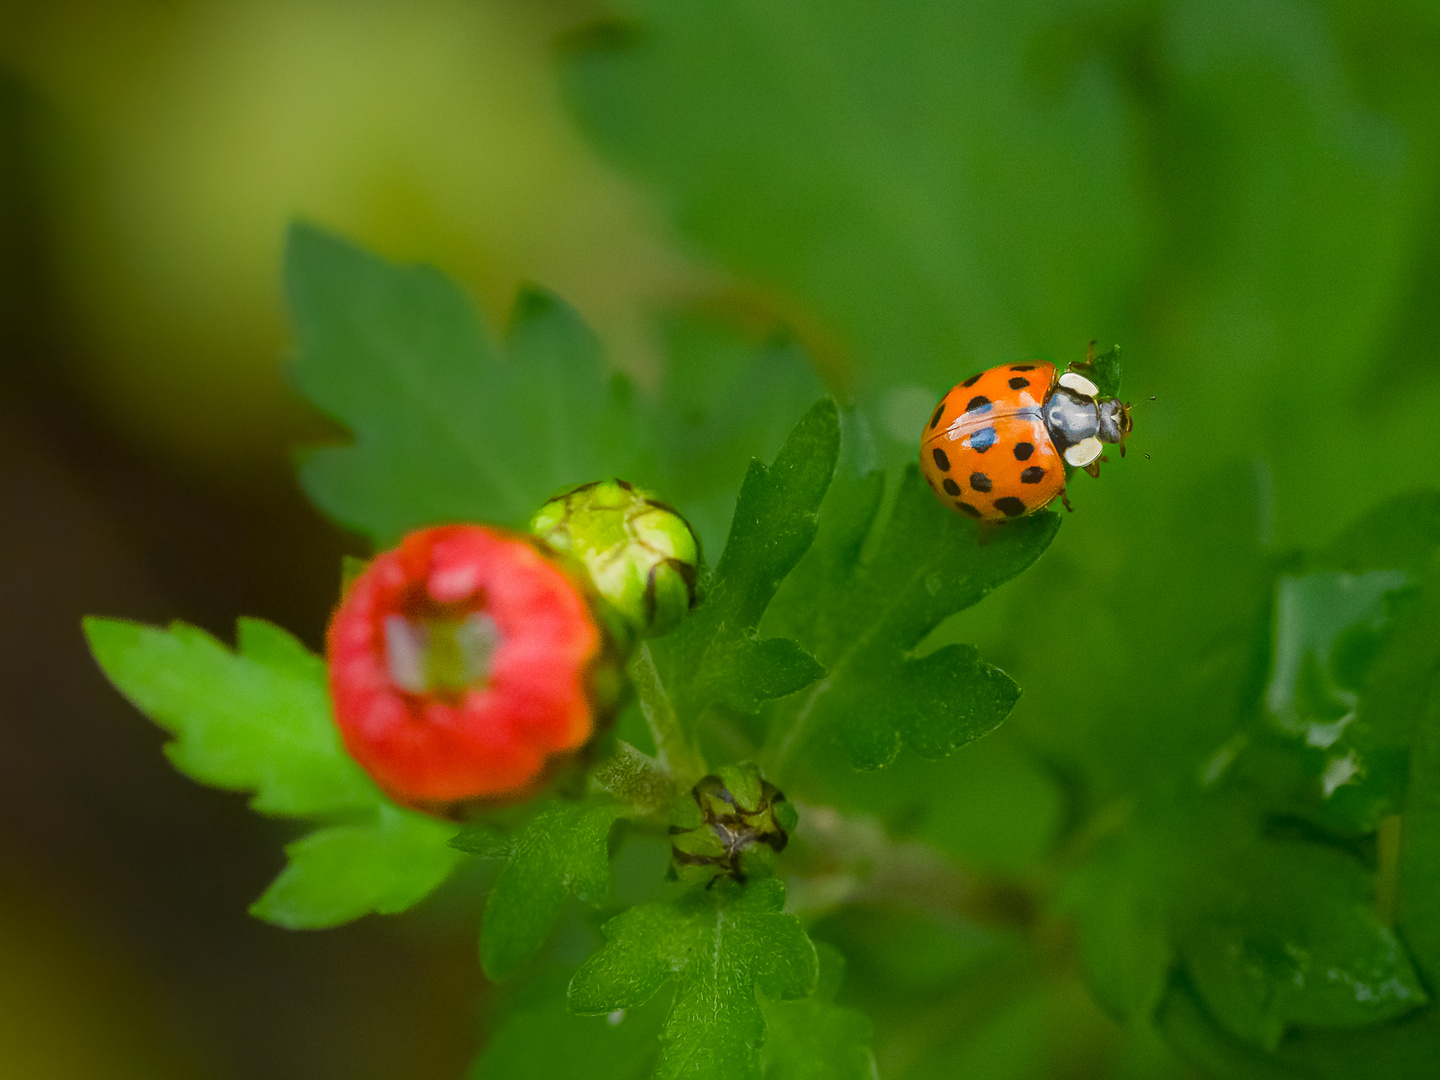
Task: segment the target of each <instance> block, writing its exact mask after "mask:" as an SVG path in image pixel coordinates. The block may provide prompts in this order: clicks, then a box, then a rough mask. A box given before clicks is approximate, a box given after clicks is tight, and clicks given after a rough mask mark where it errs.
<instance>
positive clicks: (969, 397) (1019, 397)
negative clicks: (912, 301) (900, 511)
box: [920, 360, 1131, 521]
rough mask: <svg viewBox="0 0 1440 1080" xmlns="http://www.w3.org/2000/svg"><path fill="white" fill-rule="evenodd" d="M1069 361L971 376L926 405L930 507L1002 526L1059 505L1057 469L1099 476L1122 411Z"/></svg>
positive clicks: (1121, 434) (1117, 435)
mask: <svg viewBox="0 0 1440 1080" xmlns="http://www.w3.org/2000/svg"><path fill="white" fill-rule="evenodd" d="M1086 366H1087V364H1071V365H1070V367H1069V368H1068V369H1067V370H1066V371H1065V373H1064V374H1063V375H1061V376H1060V377H1059V378H1056V376H1055V365H1054V364H1049V363H1046V362H1044V361H1043V360H1034V361H1030V362H1028V363H1023V364H1004V365H1002V366H1000V367H994V368H991V369H990V370H989V371H982V372H980V374H978V375H972V376H970V378H968V379H966V380H965V381H964V382H962V383H961V384H960V385H959V386H956V387H954V388H953V389H952V390H951V391H950V392H949V393H948V394H946V395H945V396H944V398H942V399H941V401H940V404H939V405H937V406H936V407H935V411H934V413H932V414H931V416H930V421H929V423H928V424H926V425H925V431H924V434H922V435H921V437H920V470H921V471H922V472H923V473H924V474H925V479H926V481H927V482H928V483H929V484H930V487H931V488H932V489H933V490H934V492H935V494H936V496H938V497H939V499H940V501H941V502H943V503H944V504H945V505H946V506H948V507H950V508H951V509H952V510H957V511H959V512H960V513H963V514H968V515H969V516H970V517H972V518H975V519H977V520H979V521H1007V520H1009V519H1010V518H1017V517H1023V516H1025V515H1026V514H1033V513H1035V512H1036V511H1037V510H1040V509H1042V508H1044V507H1046V506H1048V505H1049V504H1050V503H1051V502H1053V501H1054V500H1055V499H1056V498H1059V499H1061V500H1062V501H1064V502H1065V508H1066V509H1067V510H1068V509H1070V503H1069V501H1068V500H1066V499H1065V472H1066V466H1073V467H1075V468H1078V469H1084V470H1085V471H1086V472H1087V473H1089V474H1090V475H1091V476H1099V475H1100V463H1101V462H1102V461H1104V460H1105V459H1104V458H1102V457H1101V456H1100V454H1101V451H1102V450H1103V449H1104V444H1105V443H1118V444H1119V446H1120V454H1121V456H1122V457H1123V456H1124V454H1125V437H1126V436H1127V435H1129V434H1130V429H1131V422H1130V406H1129V404H1128V403H1121V402H1120V401H1118V400H1117V399H1115V398H1104V399H1102V398H1101V397H1100V390H1099V388H1098V387H1097V386H1096V385H1095V384H1094V383H1093V382H1091V381H1090V380H1089V379H1087V378H1086V377H1085V376H1084V375H1082V374H1081V373H1080V371H1078V370H1076V369H1077V368H1084V367H1086Z"/></svg>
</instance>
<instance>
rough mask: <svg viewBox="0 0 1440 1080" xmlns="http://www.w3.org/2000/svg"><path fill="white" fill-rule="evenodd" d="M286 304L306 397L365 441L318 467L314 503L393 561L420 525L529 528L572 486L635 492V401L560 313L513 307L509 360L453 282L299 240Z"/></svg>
mask: <svg viewBox="0 0 1440 1080" xmlns="http://www.w3.org/2000/svg"><path fill="white" fill-rule="evenodd" d="M286 289H287V294H288V297H289V303H290V311H291V317H292V319H293V320H294V323H295V329H296V335H297V338H298V345H297V349H296V359H295V362H294V367H293V374H294V379H295V382H296V385H297V386H298V387H299V388H300V390H301V391H302V392H303V393H304V394H305V396H306V397H308V398H309V399H310V400H311V401H312V402H314V403H315V404H316V405H317V406H319V407H320V409H322V410H323V411H324V412H326V413H327V414H329V415H330V416H332V417H334V418H335V419H336V420H338V421H340V422H341V423H342V424H344V425H345V426H346V427H347V428H348V429H349V430H350V431H351V432H352V433H353V434H354V436H355V441H354V443H353V444H352V445H350V446H346V447H336V448H327V449H321V450H315V451H313V452H311V453H310V454H309V455H308V456H307V458H306V460H305V462H304V465H303V467H302V470H301V475H302V479H303V480H304V483H305V487H306V490H307V491H308V492H309V493H310V496H311V498H313V499H314V500H315V502H316V504H317V505H319V506H320V507H321V508H322V509H323V510H325V512H326V513H328V514H330V515H331V516H332V517H334V518H335V519H336V520H337V521H340V522H342V523H344V524H346V525H349V526H351V527H352V528H355V529H359V530H360V531H362V532H364V533H367V534H368V535H369V536H371V537H372V538H374V539H375V541H376V542H377V543H379V544H382V545H388V544H390V543H393V542H394V541H395V540H397V539H398V538H399V537H400V536H401V535H402V534H403V533H405V532H408V531H409V530H411V529H415V528H419V527H421V526H424V525H435V524H440V523H444V522H447V521H491V522H495V523H498V524H506V525H511V526H514V527H520V526H523V525H524V523H525V522H526V521H527V520H528V519H529V517H530V515H531V514H533V513H534V512H535V510H536V509H537V508H538V507H539V506H540V504H541V503H542V502H544V501H545V499H546V498H548V497H549V496H550V495H552V494H553V493H554V492H555V491H556V489H558V488H560V487H562V486H564V485H566V484H574V483H579V482H584V481H588V480H594V479H600V478H602V477H605V476H610V475H617V476H626V475H629V474H630V473H632V472H633V469H632V468H631V466H632V465H633V464H634V463H635V461H634V458H635V454H636V448H635V443H634V438H633V435H631V434H630V433H631V432H632V431H633V430H634V426H635V425H634V417H633V413H632V411H631V409H632V405H631V402H630V392H629V390H628V388H627V387H626V386H624V385H623V384H622V383H620V382H618V381H612V380H611V379H610V378H609V377H608V376H607V375H606V373H605V370H604V367H603V365H602V364H601V361H600V357H599V351H598V347H597V345H596V343H595V341H594V339H593V337H592V336H591V335H590V332H589V331H588V330H587V329H586V328H585V327H584V326H583V325H582V324H581V323H580V321H579V319H578V317H577V316H576V315H575V313H574V312H573V311H571V310H570V309H569V308H568V307H566V306H565V305H563V304H562V303H560V302H559V301H557V300H555V299H554V298H553V297H550V296H547V295H544V294H541V293H538V292H527V293H524V294H522V295H521V297H520V298H519V299H518V300H517V301H516V306H515V312H514V316H513V318H512V323H511V328H510V333H509V336H508V340H507V342H506V344H505V347H504V349H503V350H502V349H501V348H500V347H498V346H497V345H496V344H495V343H494V342H493V341H492V340H490V338H489V336H488V333H487V331H486V329H485V328H484V327H482V326H481V324H480V323H479V321H478V319H477V318H476V315H475V310H474V307H473V305H472V304H471V303H470V301H469V299H468V298H467V297H466V296H465V295H464V293H463V292H462V291H461V290H460V289H459V287H458V286H456V285H455V284H454V283H453V282H451V281H450V280H448V279H447V278H445V277H444V276H442V275H441V274H439V273H437V272H436V271H434V270H431V269H429V268H427V267H398V266H394V265H392V264H390V263H387V262H385V261H383V260H381V259H378V258H376V257H375V256H373V255H370V254H369V253H367V252H364V251H361V250H360V249H359V248H356V247H354V246H352V245H350V244H348V243H346V242H344V241H342V240H339V239H336V238H335V237H332V236H329V235H327V234H325V233H323V232H320V231H319V230H317V229H314V228H311V227H308V226H295V227H294V228H293V229H292V230H291V233H290V241H289V245H288V249H287V254H286Z"/></svg>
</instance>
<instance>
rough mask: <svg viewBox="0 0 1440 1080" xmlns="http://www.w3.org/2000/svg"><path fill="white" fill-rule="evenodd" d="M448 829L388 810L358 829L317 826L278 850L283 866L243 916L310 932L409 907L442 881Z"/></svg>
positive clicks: (450, 855) (450, 852)
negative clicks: (286, 862) (285, 860)
mask: <svg viewBox="0 0 1440 1080" xmlns="http://www.w3.org/2000/svg"><path fill="white" fill-rule="evenodd" d="M454 835H455V826H454V825H452V824H450V823H449V822H446V821H436V820H435V819H434V818H430V817H426V816H424V815H423V814H416V813H412V812H411V811H408V810H401V809H400V808H398V807H394V806H382V807H380V808H379V810H378V812H377V816H376V820H375V821H373V822H370V823H367V824H363V825H333V826H329V827H327V828H323V829H318V830H316V831H315V832H313V833H311V834H310V835H309V836H306V837H305V838H304V839H302V840H297V841H296V842H295V843H293V844H289V845H287V846H286V848H285V854H286V857H287V858H288V859H289V860H290V862H289V865H288V866H286V867H285V869H284V870H283V871H281V873H280V876H279V877H277V878H276V879H275V881H274V882H273V883H272V884H271V886H270V888H268V889H267V890H265V894H264V895H263V896H261V897H260V899H259V900H256V901H255V903H254V904H253V905H252V906H251V908H250V913H251V914H252V915H255V916H256V917H258V918H261V919H264V920H265V921H266V922H271V923H274V924H275V925H276V926H283V927H285V928H286V929H287V930H313V929H317V928H321V927H327V926H339V925H340V924H342V923H347V922H350V921H351V920H352V919H358V918H359V917H360V916H362V915H366V914H369V913H370V912H372V911H374V912H379V913H380V914H381V915H394V914H396V913H398V912H401V911H404V910H406V909H407V908H410V907H413V906H414V905H415V904H417V903H419V902H420V901H421V900H423V899H424V898H425V897H427V896H429V895H430V893H432V892H434V891H435V889H436V888H438V887H439V886H440V884H441V883H442V882H443V881H444V880H445V879H446V878H447V877H449V876H450V872H451V871H452V870H453V869H454V868H455V864H456V863H458V862H459V861H460V858H461V856H460V853H459V852H458V851H456V850H455V849H454V848H452V847H450V838H451V837H453V836H454Z"/></svg>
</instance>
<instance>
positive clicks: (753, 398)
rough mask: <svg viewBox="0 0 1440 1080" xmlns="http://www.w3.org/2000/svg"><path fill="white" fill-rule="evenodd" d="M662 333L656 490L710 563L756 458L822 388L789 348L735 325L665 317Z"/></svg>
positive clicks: (776, 446)
mask: <svg viewBox="0 0 1440 1080" xmlns="http://www.w3.org/2000/svg"><path fill="white" fill-rule="evenodd" d="M662 330H663V331H664V348H665V361H666V362H665V367H664V370H663V372H662V374H661V386H660V395H659V400H658V401H656V402H655V403H654V405H653V407H651V408H648V409H647V411H646V415H645V427H646V429H647V431H648V433H649V435H650V436H651V437H653V439H654V441H655V446H656V451H655V454H654V459H653V461H651V462H650V464H651V465H652V466H653V467H654V469H655V473H654V476H653V486H654V488H655V490H657V491H659V492H663V493H664V496H665V498H666V500H667V501H669V502H670V503H672V504H673V505H674V506H675V507H676V508H677V509H678V510H680V511H681V512H682V513H683V514H684V515H685V517H686V518H687V519H688V520H689V522H690V524H691V525H692V526H693V527H694V529H695V531H696V532H697V533H699V534H700V537H701V538H702V540H703V542H704V549H705V551H707V552H709V553H710V556H711V558H712V560H713V558H714V556H715V554H716V553H718V552H719V551H720V550H721V548H722V547H723V545H724V543H725V535H726V532H727V531H728V530H729V528H730V522H731V519H732V518H733V516H734V513H735V496H736V493H737V492H738V491H739V490H740V485H741V483H742V482H743V481H744V479H745V474H746V472H747V471H748V470H749V467H750V462H751V461H754V460H755V459H757V458H758V459H760V460H761V461H770V460H771V459H773V458H774V457H775V455H776V454H777V453H779V451H780V447H781V446H782V445H784V442H785V438H786V436H788V435H789V434H790V431H791V429H792V428H793V427H794V426H795V418H796V417H797V416H801V415H803V414H804V412H805V410H806V409H808V408H809V407H810V406H811V405H812V404H813V403H814V402H815V400H816V399H817V398H819V397H821V396H822V395H823V394H824V393H825V387H824V385H823V384H822V383H821V381H820V379H819V377H818V376H817V375H816V374H815V369H814V367H813V366H812V365H811V364H810V360H809V357H808V356H806V355H805V353H804V352H802V351H801V350H800V349H799V347H798V346H796V345H795V344H794V343H793V342H788V341H766V342H762V343H760V344H758V345H757V344H756V343H755V342H754V341H752V340H750V339H748V338H746V337H743V336H742V335H741V334H739V333H738V332H737V331H736V330H735V328H734V327H733V326H732V325H730V324H729V323H724V322H721V321H719V320H718V319H715V318H702V317H701V316H699V315H697V314H693V313H691V314H688V315H686V316H683V317H670V318H667V319H666V320H665V321H664V323H663V326H662Z"/></svg>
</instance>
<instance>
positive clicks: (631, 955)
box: [570, 878, 818, 1080]
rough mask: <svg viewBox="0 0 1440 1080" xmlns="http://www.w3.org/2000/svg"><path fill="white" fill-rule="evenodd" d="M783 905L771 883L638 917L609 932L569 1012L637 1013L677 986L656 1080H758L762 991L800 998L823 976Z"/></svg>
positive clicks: (581, 974) (619, 921) (614, 922)
mask: <svg viewBox="0 0 1440 1080" xmlns="http://www.w3.org/2000/svg"><path fill="white" fill-rule="evenodd" d="M784 903H785V890H784V887H783V886H782V885H781V884H780V882H779V881H777V880H776V879H774V878H765V879H762V880H759V881H756V882H754V883H752V884H751V885H749V886H747V887H741V886H736V885H734V884H733V883H729V882H721V883H718V884H717V885H716V886H715V887H714V888H711V889H697V890H694V891H692V892H689V893H687V894H685V895H684V896H683V897H681V898H680V899H679V900H677V901H675V902H674V903H669V904H646V905H644V906H642V907H637V908H632V909H631V910H630V911H627V912H625V913H624V914H622V915H619V916H617V917H615V918H614V919H611V920H610V921H609V922H608V923H606V924H605V927H604V932H605V939H606V944H605V945H604V947H602V948H601V950H600V951H599V952H598V953H596V954H595V955H594V956H592V957H591V958H590V959H589V960H587V961H586V962H585V964H584V965H583V966H582V967H581V968H580V970H579V971H577V972H576V973H575V977H574V979H572V980H571V982H570V1007H571V1008H572V1009H573V1010H574V1011H576V1012H578V1013H608V1012H612V1011H613V1010H615V1009H631V1008H636V1007H638V1006H641V1005H644V1004H645V1002H647V1001H649V1000H650V999H651V998H652V997H654V996H655V994H656V993H657V992H658V991H659V990H660V988H661V986H662V985H663V984H665V983H666V982H667V981H673V982H674V983H675V1002H674V1005H673V1006H672V1007H671V1010H670V1013H669V1015H668V1016H667V1017H666V1020H665V1027H664V1031H663V1032H662V1034H661V1044H662V1052H661V1056H660V1065H659V1068H658V1070H657V1071H656V1076H657V1077H658V1078H659V1080H678V1078H685V1080H701V1078H713V1080H759V1077H760V1076H761V1068H760V1060H759V1053H758V1052H759V1049H760V1047H761V1046H762V1045H763V1044H764V1042H765V1030H766V1028H765V1016H764V1013H763V1012H762V1010H761V1007H760V1005H759V1003H758V1002H757V1001H756V999H755V993H756V991H757V989H758V990H759V991H760V992H761V993H763V994H764V995H765V996H766V998H768V999H785V1000H788V999H792V998H800V997H804V996H805V995H806V994H808V993H810V991H811V990H812V989H813V987H814V986H815V981H816V978H817V974H818V973H817V960H816V956H815V947H814V946H813V945H811V944H810V939H809V938H807V937H806V936H805V932H804V931H803V930H802V929H801V928H800V921H799V920H798V919H796V918H795V917H794V916H793V915H786V914H785V913H784V911H783V910H782V909H783V907H784Z"/></svg>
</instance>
